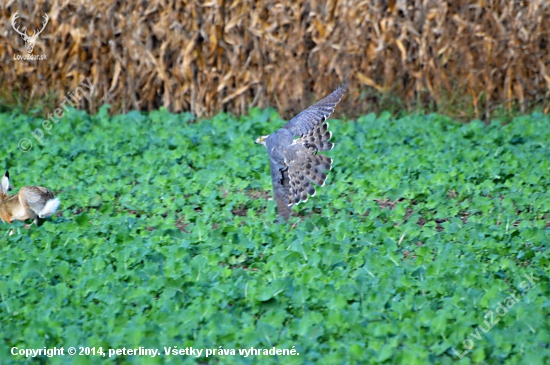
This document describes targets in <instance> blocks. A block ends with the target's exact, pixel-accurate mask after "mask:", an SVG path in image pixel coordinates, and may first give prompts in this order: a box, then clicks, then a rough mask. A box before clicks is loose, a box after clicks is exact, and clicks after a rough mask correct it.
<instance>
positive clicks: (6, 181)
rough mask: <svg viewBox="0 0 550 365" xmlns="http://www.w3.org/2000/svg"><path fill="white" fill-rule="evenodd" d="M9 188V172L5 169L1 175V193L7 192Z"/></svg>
mask: <svg viewBox="0 0 550 365" xmlns="http://www.w3.org/2000/svg"><path fill="white" fill-rule="evenodd" d="M8 190H10V173H9V172H8V171H6V173H5V174H4V176H3V177H2V193H4V194H7V193H8Z"/></svg>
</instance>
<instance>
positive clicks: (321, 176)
mask: <svg viewBox="0 0 550 365" xmlns="http://www.w3.org/2000/svg"><path fill="white" fill-rule="evenodd" d="M347 90H348V84H347V82H346V83H344V84H342V85H340V86H339V87H338V88H337V89H336V90H334V91H333V92H332V94H330V95H329V96H327V97H326V98H324V99H322V100H321V101H319V102H318V103H316V104H314V105H312V106H310V107H309V108H307V109H306V110H304V111H302V112H301V113H299V114H298V115H296V116H295V117H294V118H292V119H291V120H290V121H289V122H288V123H287V124H285V125H284V126H283V127H282V128H281V129H279V130H278V131H276V132H275V133H272V134H270V135H268V136H262V137H259V138H258V139H256V143H259V144H262V145H264V146H265V147H266V148H267V153H268V155H269V162H270V165H271V180H272V182H273V195H274V197H275V201H276V202H277V211H278V214H279V216H280V217H282V218H284V219H285V220H288V218H289V217H290V212H291V209H292V206H293V205H295V204H299V203H300V202H306V201H307V199H308V195H311V196H315V188H314V187H313V185H311V183H314V184H316V185H318V186H324V185H325V180H326V179H327V175H326V174H325V173H324V172H323V171H328V170H330V169H331V168H332V159H331V158H328V157H327V156H324V155H321V154H319V153H318V152H319V151H328V150H331V149H332V148H333V147H334V144H332V143H331V142H329V139H330V137H331V136H332V133H331V132H329V131H328V123H327V122H326V120H327V119H328V118H329V117H330V115H331V114H332V112H334V108H335V107H336V105H337V104H338V103H339V102H340V100H341V99H342V97H343V96H344V95H345V94H346V92H347Z"/></svg>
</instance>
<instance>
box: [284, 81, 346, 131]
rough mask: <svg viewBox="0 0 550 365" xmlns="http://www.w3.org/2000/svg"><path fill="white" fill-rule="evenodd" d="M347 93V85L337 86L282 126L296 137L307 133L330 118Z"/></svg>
mask: <svg viewBox="0 0 550 365" xmlns="http://www.w3.org/2000/svg"><path fill="white" fill-rule="evenodd" d="M347 91H348V83H347V82H345V83H343V84H342V85H340V86H338V88H337V89H336V90H334V91H333V92H332V94H330V95H329V96H327V97H326V98H324V99H322V100H321V101H319V102H317V103H316V104H313V105H312V106H310V107H309V108H307V109H306V110H304V111H302V112H301V113H299V114H298V115H296V116H295V117H294V118H292V119H291V120H290V121H289V122H288V123H287V124H285V125H284V126H283V128H286V129H288V130H290V131H292V132H293V133H294V134H295V135H297V136H302V135H304V134H306V133H307V132H309V131H310V130H311V129H312V128H313V127H315V126H316V125H319V124H322V123H323V122H324V121H325V120H327V119H328V117H330V115H331V114H332V112H334V108H335V107H336V105H337V104H338V103H339V102H340V100H342V97H343V96H344V95H345V94H346V92H347Z"/></svg>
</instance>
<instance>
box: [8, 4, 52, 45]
mask: <svg viewBox="0 0 550 365" xmlns="http://www.w3.org/2000/svg"><path fill="white" fill-rule="evenodd" d="M18 13H19V12H18V11H16V12H15V14H13V17H12V18H11V26H12V27H13V29H15V31H16V32H17V33H19V34H20V35H21V37H22V38H23V40H24V41H25V49H26V50H27V53H32V50H33V49H34V45H35V44H36V40H37V39H38V35H39V34H40V33H42V31H43V30H44V28H46V24H48V19H49V18H48V14H44V22H43V23H42V29H40V30H38V29H35V30H34V33H33V34H32V36H29V35H28V34H27V28H23V31H24V33H21V31H19V28H16V27H15V20H16V19H17V18H19V14H18Z"/></svg>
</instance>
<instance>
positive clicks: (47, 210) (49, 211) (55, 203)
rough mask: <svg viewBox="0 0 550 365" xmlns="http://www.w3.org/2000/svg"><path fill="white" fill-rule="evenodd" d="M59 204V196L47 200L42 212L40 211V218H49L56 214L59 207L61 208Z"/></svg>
mask: <svg viewBox="0 0 550 365" xmlns="http://www.w3.org/2000/svg"><path fill="white" fill-rule="evenodd" d="M59 204H61V201H60V200H59V199H58V198H55V199H50V200H48V201H47V202H46V204H45V205H44V208H42V210H41V211H40V212H38V217H40V218H48V217H51V216H52V215H54V214H55V212H56V211H57V208H59Z"/></svg>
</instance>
